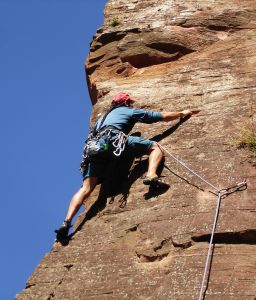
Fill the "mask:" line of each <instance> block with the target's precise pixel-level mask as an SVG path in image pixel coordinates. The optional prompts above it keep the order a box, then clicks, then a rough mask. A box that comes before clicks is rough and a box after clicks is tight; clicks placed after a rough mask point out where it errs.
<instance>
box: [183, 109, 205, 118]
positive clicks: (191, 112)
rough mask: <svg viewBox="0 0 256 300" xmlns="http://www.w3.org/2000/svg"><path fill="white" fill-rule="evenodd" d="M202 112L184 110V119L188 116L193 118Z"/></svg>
mask: <svg viewBox="0 0 256 300" xmlns="http://www.w3.org/2000/svg"><path fill="white" fill-rule="evenodd" d="M199 112H200V110H189V109H185V110H182V112H181V113H182V117H187V116H192V115H195V114H198V113H199Z"/></svg>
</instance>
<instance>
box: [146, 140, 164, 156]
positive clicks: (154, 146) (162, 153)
mask: <svg viewBox="0 0 256 300" xmlns="http://www.w3.org/2000/svg"><path fill="white" fill-rule="evenodd" d="M152 151H155V152H159V154H161V155H162V156H164V152H163V150H162V149H161V147H159V145H158V144H157V143H154V144H153V145H152V147H151V148H150V150H149V153H151V152H152Z"/></svg>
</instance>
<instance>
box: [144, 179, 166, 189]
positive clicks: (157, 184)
mask: <svg viewBox="0 0 256 300" xmlns="http://www.w3.org/2000/svg"><path fill="white" fill-rule="evenodd" d="M143 183H144V184H145V185H149V186H150V187H153V188H161V187H169V186H170V185H169V184H168V183H166V182H164V181H163V180H162V179H161V178H160V177H154V178H150V177H147V176H146V177H145V178H144V179H143Z"/></svg>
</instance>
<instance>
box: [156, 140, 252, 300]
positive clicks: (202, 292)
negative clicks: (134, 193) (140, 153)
mask: <svg viewBox="0 0 256 300" xmlns="http://www.w3.org/2000/svg"><path fill="white" fill-rule="evenodd" d="M157 145H158V146H159V148H160V149H162V150H163V151H164V152H166V153H167V154H168V155H169V156H171V157H172V158H173V159H174V160H175V161H177V162H178V163H179V164H181V165H182V166H183V167H184V168H186V169H187V170H188V171H189V172H191V173H192V174H193V175H195V176H196V177H198V178H199V179H201V180H202V181H203V182H205V183H206V184H208V185H209V186H211V187H212V188H213V189H215V190H216V191H217V192H218V201H217V206H216V209H215V215H214V221H213V226H212V232H211V238H210V242H209V247H208V253H207V257H206V262H205V268H204V274H203V279H202V284H201V289H200V294H199V300H203V299H204V297H205V292H206V287H207V285H206V284H205V282H206V278H207V274H208V269H209V263H210V257H211V256H212V249H213V247H212V245H213V238H214V234H215V230H216V226H217V220H218V216H219V211H220V204H221V199H222V197H223V196H224V195H227V194H228V193H229V192H230V191H231V190H232V191H234V189H235V188H236V190H239V189H241V188H242V187H245V188H246V187H247V183H246V180H244V181H243V182H240V183H238V184H236V185H235V186H232V187H230V188H224V189H218V188H217V187H215V186H214V185H212V184H211V183H210V182H209V181H207V180H205V179H204V178H203V177H202V176H200V175H199V174H197V173H196V172H195V171H193V170H192V169H191V168H190V167H188V166H187V165H186V164H185V163H184V162H183V161H181V160H180V159H178V158H177V157H176V156H175V155H173V154H172V153H171V152H169V151H168V150H167V149H166V148H164V147H163V146H161V145H160V144H158V143H157Z"/></svg>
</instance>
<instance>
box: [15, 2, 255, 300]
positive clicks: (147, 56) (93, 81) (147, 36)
mask: <svg viewBox="0 0 256 300" xmlns="http://www.w3.org/2000/svg"><path fill="white" fill-rule="evenodd" d="M117 18H118V20H117ZM114 20H117V21H118V22H114ZM255 20H256V2H255V1H249V0H230V1H221V0H215V1H213V0H208V1H196V0H190V1H182V0H180V1H174V0H158V1H154V0H140V1H138V0H133V1H131V0H130V1H128V0H126V1H125V0H110V1H109V2H108V4H107V6H106V9H105V22H104V24H103V26H102V27H101V28H100V29H99V30H98V31H97V33H96V35H95V37H94V39H93V41H92V44H91V52H90V55H89V57H88V59H87V61H86V71H87V80H88V86H89V90H90V93H91V97H92V101H93V103H94V104H95V105H94V111H93V114H92V121H93V120H94V119H95V118H96V117H98V116H99V114H100V113H102V112H103V111H104V110H105V109H106V107H107V106H108V105H109V99H110V97H111V96H112V95H114V94H115V93H116V92H117V91H126V92H128V93H131V94H132V96H134V97H135V98H137V99H139V105H140V106H141V107H143V108H146V109H150V110H160V111H162V110H180V109H183V108H192V109H193V108H200V109H201V113H200V114H199V115H197V116H196V117H193V118H191V119H189V120H186V121H185V122H178V123H172V124H167V123H165V124H162V123H157V124H154V125H153V126H148V125H143V124H139V125H137V126H136V128H135V129H134V131H140V132H142V134H143V136H145V137H148V138H153V137H154V138H155V139H157V140H158V141H160V142H161V144H162V145H163V146H165V147H167V148H168V149H169V150H170V151H171V152H172V153H174V154H176V155H177V156H178V157H179V158H182V160H183V161H184V162H186V163H187V164H188V165H189V166H191V167H192V169H194V170H195V171H197V172H198V173H199V174H201V175H203V177H204V178H206V179H207V180H209V181H210V182H211V183H212V184H213V185H214V186H217V187H218V188H222V187H229V186H233V185H234V184H235V183H237V182H241V181H242V180H244V179H245V178H246V179H247V182H248V188H247V189H246V190H243V191H237V192H234V193H231V194H229V195H228V196H227V197H223V199H222V203H221V209H220V215H219V219H218V224H217V229H216V238H215V247H214V253H213V259H212V264H211V270H210V276H209V282H208V288H207V292H206V297H205V299H225V300H231V299H232V300H236V299H237V300H238V299H239V300H241V299H244V300H245V299H246V300H253V299H256V256H255V250H256V248H255V243H256V228H255V222H256V217H255V216H256V205H255V200H256V197H255V189H256V170H255V158H254V157H253V155H252V154H251V153H250V152H249V151H248V150H246V149H237V148H236V147H234V146H232V139H233V138H234V137H236V135H237V134H239V133H240V132H242V129H243V128H244V127H248V126H249V127H253V126H254V128H255V117H256V116H255V107H256V99H255V91H256V85H255V83H256V75H255V67H256V53H255V48H256V30H255V28H256V21H255ZM116 23H117V24H116ZM113 25H115V26H113ZM128 163H129V162H127V164H128ZM130 163H131V162H130ZM126 169H127V166H124V165H122V167H121V168H120V167H118V168H116V169H112V170H111V177H115V178H116V180H117V178H118V181H117V183H116V184H115V185H113V181H112V182H111V180H110V181H109V182H107V183H105V184H104V185H102V186H101V187H98V188H97V190H96V191H95V192H94V194H93V197H91V199H90V203H89V204H88V208H89V211H87V212H85V213H83V214H82V215H81V216H80V217H79V219H78V222H77V226H76V233H75V235H73V237H72V239H71V241H70V243H69V244H68V245H67V246H66V247H63V246H61V245H59V244H55V245H54V247H53V249H52V251H51V253H49V254H47V255H46V256H45V257H44V258H43V260H42V261H41V263H40V264H39V266H38V267H37V268H36V270H35V272H34V273H33V274H32V275H31V277H30V278H29V280H28V282H27V287H26V289H25V290H23V291H22V292H21V293H20V294H19V295H18V296H17V299H18V300H23V299H24V300H25V299H26V300H27V299H33V300H34V299H45V300H50V299H152V300H153V299H174V300H176V299H177V300H178V299H179V300H183V299H184V300H185V299H186V300H187V299H198V297H199V291H200V285H201V281H202V276H203V271H204V265H205V259H206V253H207V249H208V244H209V240H210V234H211V229H212V222H213V216H214V211H215V207H216V202H217V196H216V194H214V192H215V191H214V190H213V189H211V188H210V187H209V186H207V185H206V184H205V183H203V182H202V181H200V180H199V179H198V178H196V177H195V176H193V175H191V174H189V173H188V172H187V171H186V170H185V169H184V168H183V167H182V166H180V165H179V164H178V163H176V162H175V161H174V160H173V159H170V158H169V157H166V160H165V165H164V166H163V172H162V175H163V176H165V180H167V181H170V183H171V188H170V189H168V190H165V191H157V192H153V191H148V190H147V188H145V186H144V185H143V184H142V182H141V180H140V179H139V178H140V176H141V175H143V173H144V172H145V169H146V157H145V158H142V160H135V162H134V163H133V165H132V167H131V171H130V173H129V176H128V179H127V175H126V173H125V170H126ZM116 187H118V188H119V190H117V189H116ZM98 195H99V196H98ZM110 196H113V197H112V198H111V197H110ZM96 199H98V201H96V204H93V203H94V202H95V200H96Z"/></svg>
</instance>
